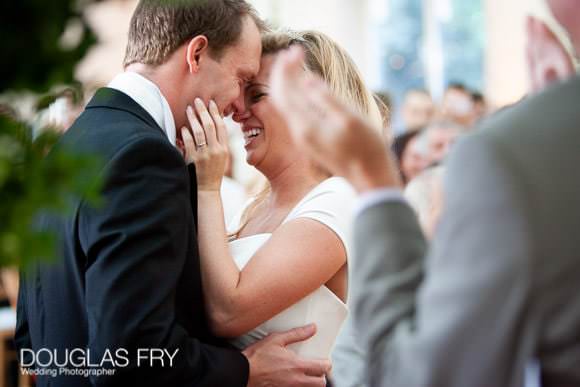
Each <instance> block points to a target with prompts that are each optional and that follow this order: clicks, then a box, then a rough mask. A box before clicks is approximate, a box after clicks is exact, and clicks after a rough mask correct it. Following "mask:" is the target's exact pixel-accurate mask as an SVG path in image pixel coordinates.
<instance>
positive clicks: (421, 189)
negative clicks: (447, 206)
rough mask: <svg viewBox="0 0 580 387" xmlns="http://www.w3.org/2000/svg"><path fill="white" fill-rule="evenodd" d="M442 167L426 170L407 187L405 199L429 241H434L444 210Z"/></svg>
mask: <svg viewBox="0 0 580 387" xmlns="http://www.w3.org/2000/svg"><path fill="white" fill-rule="evenodd" d="M443 173H444V167H443V166H442V165H439V166H436V167H431V168H428V169H426V170H424V171H423V172H422V173H421V174H419V175H418V176H417V177H415V178H414V179H413V180H411V181H410V182H409V184H407V186H406V187H405V198H406V199H407V200H408V201H409V204H410V205H411V207H413V210H415V213H416V214H417V217H418V219H419V224H420V225H421V228H422V229H423V232H424V233H425V236H426V237H427V239H429V240H430V239H432V238H433V235H434V233H435V227H436V226H437V222H438V221H439V216H440V215H441V211H442V209H443Z"/></svg>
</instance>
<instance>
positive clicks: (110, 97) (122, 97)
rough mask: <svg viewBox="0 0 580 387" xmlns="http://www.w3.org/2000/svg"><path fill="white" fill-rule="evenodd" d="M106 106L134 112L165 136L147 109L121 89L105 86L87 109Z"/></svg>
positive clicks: (96, 94)
mask: <svg viewBox="0 0 580 387" xmlns="http://www.w3.org/2000/svg"><path fill="white" fill-rule="evenodd" d="M95 108H105V109H116V110H123V111H126V112H128V113H131V114H133V115H134V116H136V117H137V118H139V119H141V120H142V121H144V122H145V123H146V124H148V125H149V126H151V127H153V128H155V129H157V130H159V131H160V132H162V133H163V135H164V136H165V132H164V131H163V129H162V128H161V127H160V126H159V125H158V124H157V122H155V120H154V119H153V117H151V115H150V114H149V113H147V112H146V111H145V109H143V108H142V107H141V105H139V104H138V103H137V102H135V100H133V99H132V98H131V97H129V96H128V95H127V94H125V93H123V92H120V91H119V90H115V89H111V88H108V87H103V88H101V89H99V90H97V92H96V93H95V95H94V97H93V98H92V99H91V101H90V102H89V103H88V105H87V107H86V109H95Z"/></svg>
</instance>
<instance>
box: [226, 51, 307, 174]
mask: <svg viewBox="0 0 580 387" xmlns="http://www.w3.org/2000/svg"><path fill="white" fill-rule="evenodd" d="M274 58H275V55H264V56H263V57H262V62H261V65H260V72H259V73H258V76H257V77H256V78H255V80H254V81H252V82H251V83H250V84H249V85H248V87H247V89H246V91H245V95H246V101H245V104H246V108H247V111H246V112H245V113H244V114H243V115H239V116H237V117H236V120H237V121H238V122H240V124H241V125H242V131H243V133H244V140H245V149H246V160H247V162H248V164H250V165H253V166H254V167H256V168H257V169H258V170H259V171H261V172H263V173H264V174H267V173H269V172H270V173H271V172H274V171H275V170H277V169H279V168H281V167H283V166H285V165H288V164H289V163H292V161H293V160H294V159H295V158H296V155H299V154H301V152H300V149H298V148H297V146H296V144H295V143H294V141H293V140H292V136H291V133H290V129H289V128H288V125H287V124H286V121H285V120H284V119H283V118H282V116H281V115H280V114H279V113H278V111H277V110H276V109H275V108H274V106H273V105H272V103H271V102H270V99H269V97H268V93H269V85H268V82H269V77H270V70H271V68H272V64H273V62H274Z"/></svg>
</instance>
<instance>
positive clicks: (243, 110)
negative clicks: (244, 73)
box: [232, 92, 250, 123]
mask: <svg viewBox="0 0 580 387" xmlns="http://www.w3.org/2000/svg"><path fill="white" fill-rule="evenodd" d="M232 106H233V113H234V115H233V116H232V119H233V120H234V121H236V122H238V123H241V122H242V121H243V120H245V119H247V118H248V117H249V116H250V112H249V111H248V109H247V106H246V98H245V95H244V93H243V92H242V93H240V95H239V96H238V98H237V99H236V100H235V101H234V103H233V104H232Z"/></svg>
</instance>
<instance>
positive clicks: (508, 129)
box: [271, 0, 580, 387]
mask: <svg viewBox="0 0 580 387" xmlns="http://www.w3.org/2000/svg"><path fill="white" fill-rule="evenodd" d="M547 1H548V3H549V5H550V6H551V9H552V11H553V14H554V16H555V19H557V20H558V21H559V23H561V25H562V26H563V27H564V28H565V31H567V34H569V37H570V39H571V42H573V46H574V47H575V51H576V52H578V50H579V48H580V23H578V22H577V21H578V20H580V7H579V3H578V0H547ZM529 27H530V28H528V34H529V38H530V41H531V44H530V46H531V47H533V48H534V49H538V50H544V49H545V52H544V54H543V55H536V56H535V58H536V60H535V61H530V64H531V65H532V66H544V68H543V70H541V71H536V69H535V68H532V69H531V70H532V73H534V74H536V75H539V76H540V77H545V79H544V80H543V81H542V80H541V79H540V80H541V81H542V82H544V81H550V82H551V81H553V79H552V78H553V76H554V74H555V71H553V70H554V69H553V68H552V67H551V66H558V63H559V62H561V61H567V60H569V58H568V57H567V56H566V53H565V51H563V50H554V49H553V48H554V45H553V44H552V43H553V41H552V40H551V39H553V38H554V36H553V34H552V35H550V34H546V33H544V32H543V30H542V29H540V30H538V31H536V30H535V29H534V28H535V27H534V26H533V25H529ZM301 58H302V55H301V53H300V52H299V51H297V50H292V51H290V52H288V53H286V54H285V55H283V56H281V57H280V58H279V59H278V61H277V63H276V65H275V68H274V69H273V72H272V82H271V84H272V89H271V96H272V98H273V100H274V102H275V103H276V105H277V106H278V108H279V110H280V111H282V112H283V113H284V114H285V115H286V116H287V118H288V120H289V122H290V124H291V126H292V128H293V131H294V133H295V135H296V137H297V139H299V140H300V141H301V144H302V146H303V147H304V149H305V151H308V152H310V153H311V154H313V155H316V156H317V158H318V160H319V162H320V163H321V164H323V165H325V166H326V167H327V168H328V169H329V170H332V171H333V172H334V173H335V174H338V175H343V176H345V177H346V178H347V179H348V180H349V181H350V182H351V183H352V184H353V186H354V187H355V188H356V189H357V190H358V192H359V193H360V195H361V197H360V203H359V211H358V217H357V220H356V225H355V227H354V229H355V259H354V261H353V267H354V269H353V271H352V272H353V279H352V290H353V297H354V300H353V302H354V304H353V305H354V316H355V327H356V329H358V331H359V333H360V337H361V339H362V341H363V342H362V345H363V346H364V347H365V348H366V351H367V372H368V378H369V384H370V385H371V386H403V387H419V386H445V387H466V386H468V387H491V386H493V387H500V386H513V387H516V386H522V385H524V383H530V384H529V385H532V383H533V382H538V380H536V381H533V380H529V379H527V378H526V375H529V374H528V373H527V372H526V371H527V370H528V369H529V368H528V366H529V365H530V364H535V365H537V367H536V370H538V371H539V372H537V375H536V376H538V379H539V382H540V383H541V385H542V386H557V387H567V386H579V385H580V297H578V294H579V293H578V273H580V238H578V235H577V233H578V230H580V200H579V198H580V177H578V176H577V174H576V173H575V170H576V168H577V166H578V165H579V164H580V152H579V145H580V109H578V103H579V102H578V101H580V77H578V76H576V77H573V78H572V77H571V75H572V74H570V73H573V71H570V72H569V74H568V75H569V76H570V77H568V79H567V80H566V81H565V82H558V83H553V82H552V85H550V86H549V87H548V88H547V89H545V90H544V91H542V92H540V93H539V94H537V95H535V96H533V97H530V98H528V99H526V100H525V101H523V102H522V103H521V104H519V105H517V106H515V107H513V108H510V109H506V110H504V111H503V112H501V113H500V114H497V115H496V116H494V117H492V118H490V119H488V120H486V121H485V122H484V123H483V127H481V128H480V130H479V131H477V132H475V133H473V134H470V135H466V136H465V137H464V138H462V139H461V140H459V142H458V143H457V145H456V146H455V147H454V149H453V151H452V154H451V157H450V159H449V161H448V164H447V172H446V181H445V188H444V190H445V193H444V195H445V204H444V207H445V208H444V210H443V214H442V218H441V222H440V224H439V225H438V229H437V231H436V235H435V237H434V241H433V243H432V245H431V246H430V247H428V246H427V243H426V241H425V237H424V236H423V233H422V232H421V230H420V227H419V225H418V222H417V219H416V217H415V215H414V214H413V212H412V210H411V208H410V207H409V205H408V204H406V202H405V201H404V199H402V198H401V196H400V195H401V193H400V192H401V191H400V188H399V187H400V181H399V176H398V173H397V171H396V168H395V167H394V164H393V162H392V161H391V160H390V156H389V155H388V154H387V153H386V152H385V150H384V147H383V146H381V144H380V140H379V138H378V136H377V135H376V134H375V131H374V130H372V128H370V125H369V124H367V123H365V122H364V121H363V120H362V119H361V118H359V117H358V116H357V115H356V114H354V113H351V112H350V110H349V109H348V107H346V106H344V105H343V104H341V103H340V102H338V101H337V100H336V99H335V98H334V97H333V96H331V94H330V93H328V91H327V88H326V85H324V84H323V83H322V82H321V81H320V80H317V79H312V78H307V77H305V76H304V75H303V74H304V73H303V72H302V71H301V64H300V63H301ZM558 68H559V69H560V70H561V69H562V68H563V66H559V67H558ZM560 70H559V71H560ZM557 73H559V74H560V72H557ZM546 83H549V82H546ZM320 112H323V114H321V113H320ZM314 128H316V130H315V129H314Z"/></svg>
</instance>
